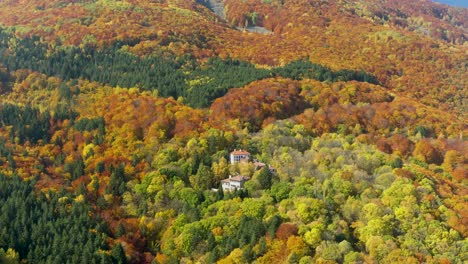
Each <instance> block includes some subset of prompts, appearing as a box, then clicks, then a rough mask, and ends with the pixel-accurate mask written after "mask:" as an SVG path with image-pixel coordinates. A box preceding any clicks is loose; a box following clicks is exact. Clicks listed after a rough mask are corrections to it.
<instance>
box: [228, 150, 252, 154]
mask: <svg viewBox="0 0 468 264" xmlns="http://www.w3.org/2000/svg"><path fill="white" fill-rule="evenodd" d="M231 154H232V155H250V153H249V152H247V151H245V150H242V149H239V150H237V149H235V150H234V151H233V152H231Z"/></svg>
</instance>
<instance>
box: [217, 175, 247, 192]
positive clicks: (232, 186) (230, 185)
mask: <svg viewBox="0 0 468 264" xmlns="http://www.w3.org/2000/svg"><path fill="white" fill-rule="evenodd" d="M248 180H250V177H246V176H241V175H238V176H234V177H232V176H231V175H229V178H228V179H224V180H222V181H221V186H222V187H223V191H234V190H242V189H243V188H244V183H245V182H246V181H248Z"/></svg>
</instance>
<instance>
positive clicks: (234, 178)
mask: <svg viewBox="0 0 468 264" xmlns="http://www.w3.org/2000/svg"><path fill="white" fill-rule="evenodd" d="M248 180H250V177H247V176H242V175H237V176H234V177H230V178H227V179H224V180H222V181H221V182H231V181H238V182H240V181H248Z"/></svg>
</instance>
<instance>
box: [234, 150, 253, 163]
mask: <svg viewBox="0 0 468 264" xmlns="http://www.w3.org/2000/svg"><path fill="white" fill-rule="evenodd" d="M249 159H250V153H249V152H247V151H245V150H242V149H239V150H237V149H235V150H234V151H233V152H231V164H234V163H239V162H248V161H249Z"/></svg>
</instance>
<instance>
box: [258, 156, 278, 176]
mask: <svg viewBox="0 0 468 264" xmlns="http://www.w3.org/2000/svg"><path fill="white" fill-rule="evenodd" d="M253 165H254V167H255V170H261V169H263V168H265V167H267V166H268V169H269V170H270V172H271V173H276V170H275V168H273V167H272V166H271V165H267V164H265V163H263V162H260V161H258V160H256V159H254V160H253Z"/></svg>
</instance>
